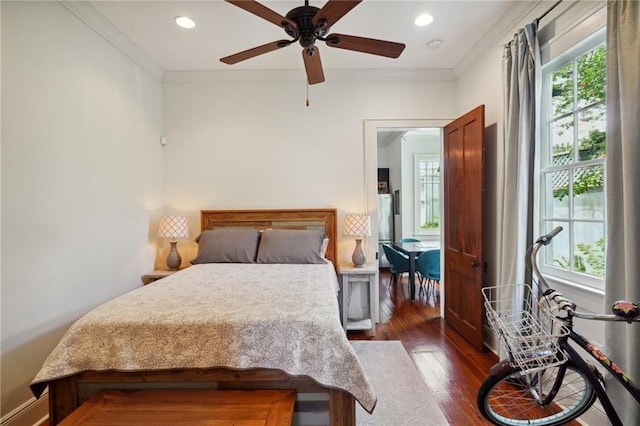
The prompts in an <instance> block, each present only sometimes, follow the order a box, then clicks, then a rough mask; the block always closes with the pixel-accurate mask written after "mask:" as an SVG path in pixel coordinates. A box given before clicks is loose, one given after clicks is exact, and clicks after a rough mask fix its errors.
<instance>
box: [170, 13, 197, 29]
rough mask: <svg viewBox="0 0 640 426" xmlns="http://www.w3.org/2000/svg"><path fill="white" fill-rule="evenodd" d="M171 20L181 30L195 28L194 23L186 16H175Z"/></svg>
mask: <svg viewBox="0 0 640 426" xmlns="http://www.w3.org/2000/svg"><path fill="white" fill-rule="evenodd" d="M173 20H174V21H176V24H178V26H180V27H182V28H193V27H195V26H196V23H195V21H194V20H193V19H191V18H189V17H188V16H176V17H175V18H173Z"/></svg>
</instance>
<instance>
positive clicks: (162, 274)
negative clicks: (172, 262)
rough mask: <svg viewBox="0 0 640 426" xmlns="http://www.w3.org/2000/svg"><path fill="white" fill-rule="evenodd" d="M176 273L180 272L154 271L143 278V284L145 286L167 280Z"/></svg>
mask: <svg viewBox="0 0 640 426" xmlns="http://www.w3.org/2000/svg"><path fill="white" fill-rule="evenodd" d="M176 272H178V271H163V270H158V271H153V272H151V273H149V274H144V275H143V276H142V283H143V284H144V285H147V284H151V283H152V282H154V281H158V280H161V279H163V278H166V277H168V276H169V275H171V274H174V273H176Z"/></svg>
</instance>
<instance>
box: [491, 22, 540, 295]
mask: <svg viewBox="0 0 640 426" xmlns="http://www.w3.org/2000/svg"><path fill="white" fill-rule="evenodd" d="M537 31H538V28H537V22H534V23H531V24H529V25H527V26H525V27H524V28H522V29H520V30H519V31H518V32H517V34H515V35H514V38H513V40H512V41H511V42H509V43H508V44H507V45H505V46H504V53H503V60H502V72H503V84H504V139H503V143H504V145H503V150H502V152H503V153H504V158H502V159H498V164H500V165H501V167H502V169H501V170H499V171H498V179H499V181H498V194H499V195H498V197H499V198H498V203H499V206H498V212H499V214H500V218H499V221H498V236H497V237H498V238H497V241H498V262H497V265H498V268H499V270H498V271H497V274H496V276H497V279H498V283H497V285H499V286H500V285H510V284H517V283H523V282H524V280H525V268H524V265H525V263H524V257H525V252H526V249H527V246H528V245H530V244H531V238H532V205H533V202H532V197H533V176H532V172H533V160H534V151H535V135H536V116H537V114H536V91H538V90H540V89H539V88H540V85H539V84H536V79H537V78H539V72H538V67H539V63H540V61H539V56H540V48H539V45H538V36H537ZM500 197H501V198H500Z"/></svg>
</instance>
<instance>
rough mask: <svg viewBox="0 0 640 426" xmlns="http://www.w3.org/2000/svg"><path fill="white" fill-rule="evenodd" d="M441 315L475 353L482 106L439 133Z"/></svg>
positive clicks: (479, 344)
mask: <svg viewBox="0 0 640 426" xmlns="http://www.w3.org/2000/svg"><path fill="white" fill-rule="evenodd" d="M443 153H444V167H443V171H444V189H445V191H444V199H445V200H444V201H445V202H444V216H445V221H444V224H445V226H444V291H445V301H444V305H445V306H444V316H445V320H446V322H447V324H449V325H450V326H451V327H453V328H454V329H455V330H456V331H458V332H459V333H460V334H461V335H462V336H463V337H464V338H465V339H467V340H468V341H469V342H471V343H472V344H473V345H474V346H475V347H476V348H477V349H478V350H481V351H482V350H483V349H484V342H483V337H482V329H483V328H482V324H483V315H484V314H483V312H484V311H483V298H482V292H481V289H482V282H483V274H484V268H483V265H484V260H483V252H482V242H483V235H482V223H483V211H484V206H483V200H484V105H481V106H479V107H477V108H476V109H474V110H472V111H470V112H468V113H466V114H465V115H463V116H462V117H460V118H458V119H456V120H454V121H453V122H451V123H449V124H447V125H446V126H445V128H444V147H443Z"/></svg>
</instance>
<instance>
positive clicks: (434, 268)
mask: <svg viewBox="0 0 640 426" xmlns="http://www.w3.org/2000/svg"><path fill="white" fill-rule="evenodd" d="M416 272H417V273H418V274H419V280H420V291H419V292H418V295H421V294H423V293H424V294H425V297H426V299H427V300H429V293H432V294H433V297H434V300H435V298H436V292H435V286H436V284H440V249H434V250H428V251H425V252H424V253H422V254H421V255H420V256H418V258H417V259H416ZM425 284H426V287H427V288H426V291H425V289H424V286H425Z"/></svg>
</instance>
